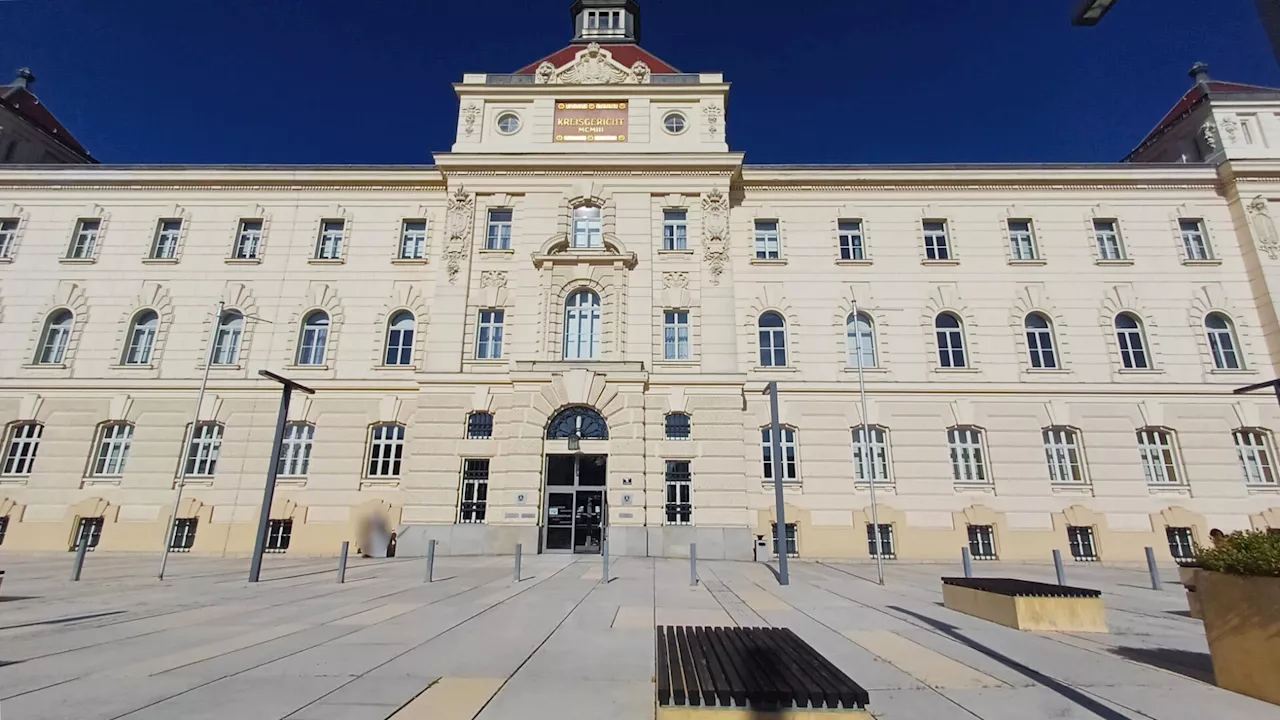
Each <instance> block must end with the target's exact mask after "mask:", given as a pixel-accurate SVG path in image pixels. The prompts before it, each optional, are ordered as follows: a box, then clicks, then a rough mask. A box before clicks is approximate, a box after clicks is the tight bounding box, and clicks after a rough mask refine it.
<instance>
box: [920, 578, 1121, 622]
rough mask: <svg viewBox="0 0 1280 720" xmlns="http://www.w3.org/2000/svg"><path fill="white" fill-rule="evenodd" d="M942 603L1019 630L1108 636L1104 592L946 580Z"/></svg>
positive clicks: (1022, 582) (1006, 580)
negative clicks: (1105, 633)
mask: <svg viewBox="0 0 1280 720" xmlns="http://www.w3.org/2000/svg"><path fill="white" fill-rule="evenodd" d="M942 601H943V604H944V605H946V606H947V607H948V608H950V609H952V610H955V611H957V612H962V613H965V614H966V615H973V616H974V617H980V618H982V619H983V620H989V621H991V622H993V623H998V624H1000V625H1004V626H1006V627H1011V628H1015V629H1017V630H1038V631H1050V632H1107V615H1106V608H1105V606H1104V605H1103V603H1102V592H1101V591H1098V590H1090V589H1088V588H1078V587H1070V586H1068V585H1051V584H1049V583H1042V582H1034V581H1031V580H1018V579H1015V578H960V577H950V578H942Z"/></svg>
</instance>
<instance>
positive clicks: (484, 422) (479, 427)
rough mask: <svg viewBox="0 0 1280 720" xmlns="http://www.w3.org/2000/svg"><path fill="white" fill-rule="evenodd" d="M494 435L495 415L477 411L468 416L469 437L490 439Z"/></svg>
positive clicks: (470, 438)
mask: <svg viewBox="0 0 1280 720" xmlns="http://www.w3.org/2000/svg"><path fill="white" fill-rule="evenodd" d="M491 437H493V415H491V414H489V413H487V412H475V413H471V414H470V415H468V416H467V439H468V440H488V439H489V438H491Z"/></svg>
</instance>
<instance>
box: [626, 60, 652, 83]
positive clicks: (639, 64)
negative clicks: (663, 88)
mask: <svg viewBox="0 0 1280 720" xmlns="http://www.w3.org/2000/svg"><path fill="white" fill-rule="evenodd" d="M631 74H632V75H634V76H635V78H636V82H638V83H640V84H641V85H643V84H645V83H647V82H649V75H650V70H649V66H648V65H647V64H645V62H644V61H643V60H637V61H635V63H633V64H632V65H631Z"/></svg>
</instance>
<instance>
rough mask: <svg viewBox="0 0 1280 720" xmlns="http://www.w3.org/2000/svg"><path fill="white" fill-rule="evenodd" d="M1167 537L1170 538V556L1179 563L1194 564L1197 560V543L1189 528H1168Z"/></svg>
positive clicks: (1166, 530) (1165, 532)
mask: <svg viewBox="0 0 1280 720" xmlns="http://www.w3.org/2000/svg"><path fill="white" fill-rule="evenodd" d="M1164 534H1165V537H1167V538H1169V554H1170V555H1172V556H1173V559H1174V560H1177V561H1178V562H1179V563H1185V562H1194V561H1195V559H1196V541H1195V537H1194V536H1193V535H1192V532H1191V528H1189V527H1167V528H1165V529H1164Z"/></svg>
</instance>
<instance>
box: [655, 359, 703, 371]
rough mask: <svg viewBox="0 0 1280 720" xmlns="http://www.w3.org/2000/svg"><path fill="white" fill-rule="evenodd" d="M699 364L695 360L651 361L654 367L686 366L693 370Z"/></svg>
mask: <svg viewBox="0 0 1280 720" xmlns="http://www.w3.org/2000/svg"><path fill="white" fill-rule="evenodd" d="M699 365H701V363H699V362H698V361H696V360H654V361H653V366H654V367H664V368H688V369H690V370H694V369H697V367H698V366H699Z"/></svg>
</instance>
